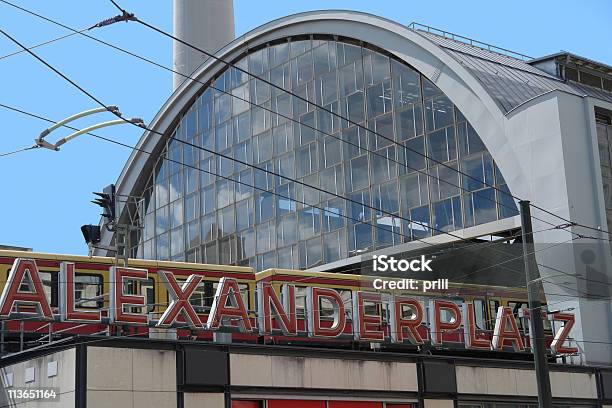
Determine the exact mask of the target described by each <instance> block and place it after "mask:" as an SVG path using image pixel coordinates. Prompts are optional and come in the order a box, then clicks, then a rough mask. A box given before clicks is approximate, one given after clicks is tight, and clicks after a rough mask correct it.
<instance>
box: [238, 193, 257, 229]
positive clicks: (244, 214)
mask: <svg viewBox="0 0 612 408" xmlns="http://www.w3.org/2000/svg"><path fill="white" fill-rule="evenodd" d="M254 215H255V208H254V207H253V200H252V199H251V200H243V201H240V202H238V203H236V228H237V230H238V231H241V230H243V229H246V228H249V227H252V226H253V218H254Z"/></svg>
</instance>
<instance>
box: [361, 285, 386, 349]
mask: <svg viewBox="0 0 612 408" xmlns="http://www.w3.org/2000/svg"><path fill="white" fill-rule="evenodd" d="M366 301H367V302H372V303H375V304H377V305H378V304H381V299H380V294H377V293H366V292H354V293H353V331H354V333H355V340H363V341H383V340H384V339H385V333H384V332H383V331H382V330H380V325H381V324H382V318H381V317H380V314H379V313H376V314H375V315H373V314H366V313H365V307H364V302H366Z"/></svg>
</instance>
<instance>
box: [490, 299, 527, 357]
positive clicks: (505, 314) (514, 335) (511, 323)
mask: <svg viewBox="0 0 612 408" xmlns="http://www.w3.org/2000/svg"><path fill="white" fill-rule="evenodd" d="M506 340H510V341H512V346H513V347H514V350H516V351H524V350H525V346H524V344H523V338H522V337H521V332H519V329H518V327H517V325H516V319H515V318H514V314H512V309H510V308H509V307H507V306H506V307H504V306H500V307H499V308H498V309H497V317H496V318H495V329H494V330H493V341H492V346H493V350H502V349H503V348H504V343H505V341H506Z"/></svg>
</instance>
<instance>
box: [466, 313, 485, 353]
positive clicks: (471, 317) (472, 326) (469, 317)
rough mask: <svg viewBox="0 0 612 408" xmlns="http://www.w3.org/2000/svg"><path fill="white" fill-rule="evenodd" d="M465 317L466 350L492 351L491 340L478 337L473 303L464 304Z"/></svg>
mask: <svg viewBox="0 0 612 408" xmlns="http://www.w3.org/2000/svg"><path fill="white" fill-rule="evenodd" d="M463 316H464V319H465V323H464V324H463V334H464V337H465V348H469V349H480V350H491V342H490V341H489V340H487V339H482V338H478V337H476V316H475V313H474V304H473V303H471V302H465V303H464V304H463Z"/></svg>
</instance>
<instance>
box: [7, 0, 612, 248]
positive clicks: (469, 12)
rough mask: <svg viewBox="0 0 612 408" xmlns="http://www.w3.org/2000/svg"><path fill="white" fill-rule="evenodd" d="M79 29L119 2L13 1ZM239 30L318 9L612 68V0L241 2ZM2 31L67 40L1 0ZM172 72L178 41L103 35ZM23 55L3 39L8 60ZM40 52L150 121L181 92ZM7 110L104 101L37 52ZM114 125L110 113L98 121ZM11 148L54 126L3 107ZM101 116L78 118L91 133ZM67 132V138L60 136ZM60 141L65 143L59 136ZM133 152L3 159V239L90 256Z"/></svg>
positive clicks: (61, 109)
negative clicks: (86, 236)
mask: <svg viewBox="0 0 612 408" xmlns="http://www.w3.org/2000/svg"><path fill="white" fill-rule="evenodd" d="M11 1H14V2H16V3H17V4H19V5H21V6H23V7H25V8H28V9H31V10H34V11H36V12H38V13H40V14H43V15H45V16H48V17H51V18H53V19H56V20H59V21H61V22H63V23H64V24H67V25H69V26H71V27H74V28H79V29H80V28H84V27H87V26H90V25H92V24H94V23H96V22H98V21H100V20H102V19H105V18H108V17H111V16H113V15H115V14H116V10H115V9H114V8H113V6H112V5H111V4H110V2H109V1H107V0H88V1H81V2H75V1H73V0H52V1H35V0H11ZM120 3H121V4H122V5H123V6H124V7H125V8H126V9H128V10H130V11H133V12H134V13H135V14H136V15H137V16H139V17H141V18H143V19H145V20H147V21H149V22H150V23H152V24H154V25H156V26H158V27H160V28H162V29H164V30H166V31H172V1H171V0H157V1H146V2H145V1H135V0H131V1H129V0H122V1H120ZM234 8H235V14H236V34H237V35H240V34H242V33H244V32H246V31H248V30H250V29H252V28H255V27H257V26H259V25H261V24H264V23H266V22H267V21H270V20H272V19H275V18H278V17H282V16H285V15H288V14H293V13H297V12H301V11H307V10H317V9H351V10H358V11H364V12H369V13H373V14H377V15H381V16H384V17H387V18H390V19H393V20H396V21H398V22H401V23H405V24H409V23H410V22H412V21H417V22H421V23H425V24H428V25H431V26H434V27H437V28H441V29H445V30H447V31H452V32H455V33H457V34H462V35H464V36H468V37H471V38H474V39H478V40H481V41H485V42H488V43H492V44H494V45H497V46H500V47H504V48H508V49H511V50H515V51H518V52H521V53H524V54H527V55H531V56H536V57H537V56H543V55H547V54H550V53H553V52H557V51H559V50H567V51H571V52H574V53H577V54H580V55H583V56H585V57H589V58H591V59H594V60H598V61H601V62H604V63H607V64H610V65H612V47H610V44H609V39H610V38H612V24H610V23H611V21H610V16H611V15H612V2H610V1H607V0H599V1H596V0H585V1H583V2H576V1H565V0H561V1H557V2H538V1H533V0H531V1H522V0H520V1H519V0H515V1H512V2H491V1H456V0H455V1H443V0H438V1H436V2H431V1H423V2H416V1H408V0H384V1H377V2H374V1H371V0H368V1H365V0H350V1H348V0H325V1H323V0H309V1H303V0H302V1H295V0H263V1H253V0H235V1H234ZM0 16H1V18H0V27H1V28H2V29H3V30H6V31H7V32H8V33H10V34H11V35H13V36H15V37H16V38H17V39H18V40H20V41H22V42H23V43H25V44H27V45H33V44H36V43H38V42H42V41H46V40H49V39H51V38H54V37H57V36H60V35H63V34H66V31H65V30H63V29H61V28H59V27H56V26H54V25H52V24H50V23H48V22H45V21H42V20H39V19H37V18H35V17H32V16H30V15H26V14H24V13H22V12H20V11H17V10H15V9H13V8H11V7H9V6H7V5H5V4H2V3H0ZM92 34H93V35H96V36H98V37H99V38H101V39H104V40H108V41H110V42H113V43H116V44H118V45H121V46H123V47H125V48H128V49H130V50H132V51H134V52H136V53H138V54H140V55H144V56H147V57H148V58H150V59H153V60H155V61H157V62H159V63H161V64H164V65H167V66H169V65H171V59H172V45H171V43H170V41H169V40H168V39H167V38H164V37H162V36H161V35H159V34H156V33H154V32H152V31H150V30H147V29H146V28H145V27H143V26H141V25H138V24H134V23H130V24H116V25H113V26H110V27H107V28H104V29H102V30H96V31H93V32H92ZM15 50H16V47H15V46H14V45H13V44H12V43H10V42H9V41H8V40H7V39H5V38H4V37H0V56H2V55H5V54H8V53H10V52H13V51H15ZM37 52H38V53H39V55H41V56H42V57H44V58H45V59H47V60H48V61H49V62H50V63H51V64H53V65H55V66H56V67H57V68H59V69H60V70H62V71H63V72H64V73H66V74H68V75H69V76H70V77H71V78H73V79H74V80H75V81H77V82H78V83H79V84H81V85H82V86H84V87H85V88H86V89H88V90H90V91H91V92H92V93H94V94H95V95H96V96H97V97H98V98H100V99H101V100H103V101H104V102H105V103H107V104H115V105H118V106H119V107H120V108H121V111H122V112H123V113H124V114H125V115H126V116H138V117H142V118H144V119H145V121H146V122H148V121H149V120H150V119H151V118H152V117H153V116H154V115H155V113H156V112H157V110H158V109H159V107H160V106H161V105H162V104H163V102H164V101H165V99H166V98H167V97H168V96H169V95H170V93H171V88H172V77H171V74H170V73H168V72H167V71H163V70H161V69H158V68H156V67H154V66H151V65H148V64H146V63H144V62H140V61H138V60H135V59H133V58H132V57H128V56H126V55H123V54H119V53H117V52H116V51H113V50H111V49H109V48H106V47H104V46H101V45H99V44H96V43H93V42H92V41H91V40H88V39H86V38H84V37H81V36H74V37H70V38H68V39H65V40H62V41H60V42H57V43H54V44H51V45H48V46H46V47H42V48H39V49H38V50H37ZM0 78H2V80H1V82H0V86H1V88H0V89H1V91H0V103H2V104H6V105H11V106H15V107H18V108H21V109H24V110H27V111H30V112H33V113H36V114H39V115H43V116H46V117H49V118H51V119H55V120H59V119H62V118H64V117H66V116H69V115H71V114H73V113H75V112H79V111H82V110H85V109H88V108H92V107H95V104H94V103H93V102H92V101H90V100H89V99H88V98H87V97H85V96H84V95H82V94H80V93H79V92H78V91H77V90H76V89H74V88H72V87H71V86H70V85H69V84H67V83H66V82H64V81H63V80H62V79H60V78H59V77H57V76H55V75H54V74H53V73H51V72H50V71H48V70H47V69H46V68H45V67H43V66H42V65H41V64H40V63H38V62H36V61H35V60H34V59H33V58H32V57H30V56H29V55H27V54H20V55H17V56H13V57H10V58H6V59H0ZM98 119H99V120H103V119H112V117H110V116H108V114H107V115H106V116H105V115H102V116H100V117H99V118H98ZM0 123H1V128H0V129H1V130H0V153H3V152H6V151H11V150H14V149H17V148H21V147H24V146H26V145H30V144H32V141H33V139H34V138H35V137H36V136H37V135H38V134H39V133H40V132H41V130H43V129H44V128H46V127H47V126H48V125H47V124H46V123H44V122H40V121H37V120H35V119H32V118H28V117H24V116H21V115H20V114H17V113H13V112H9V111H6V110H4V109H2V108H0ZM92 123H95V122H92V121H91V120H89V121H87V120H84V121H80V122H77V123H76V125H77V126H80V127H83V126H86V125H88V124H92ZM97 133H98V134H100V135H103V136H108V137H110V138H113V139H116V140H120V141H123V142H125V143H129V144H135V143H136V141H137V140H138V138H139V137H140V133H141V132H140V131H139V130H138V129H136V128H134V127H130V126H120V127H114V128H111V129H107V130H101V131H98V132H97ZM62 135H66V133H65V132H62V131H58V132H57V134H56V136H55V137H58V136H62ZM51 140H52V141H54V140H55V139H54V138H51ZM129 153H130V152H129V150H128V149H125V148H122V147H120V146H116V145H112V144H109V143H106V142H103V141H100V140H96V139H93V138H90V137H87V136H83V137H81V138H80V139H76V140H75V141H73V142H71V143H69V144H67V145H66V146H65V147H64V148H63V149H62V151H61V152H51V151H48V150H34V151H28V152H23V153H20V154H16V155H13V156H9V157H0V181H1V185H2V190H1V191H2V192H1V193H0V194H2V198H1V199H0V244H9V245H19V246H26V247H33V248H34V250H36V251H41V252H54V253H74V254H84V253H86V252H87V249H86V246H85V245H84V243H83V239H82V237H81V233H80V230H79V228H80V226H81V225H83V224H88V223H97V221H98V219H99V215H98V214H99V212H100V211H99V208H97V207H96V206H94V205H93V204H90V203H89V201H90V200H91V199H92V198H93V197H92V194H91V192H92V191H98V190H101V189H102V188H103V187H104V186H105V185H107V184H110V183H112V182H114V181H115V180H116V178H117V176H118V175H119V172H120V171H121V169H122V167H123V164H124V162H125V160H126V159H127V157H128V155H129Z"/></svg>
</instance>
